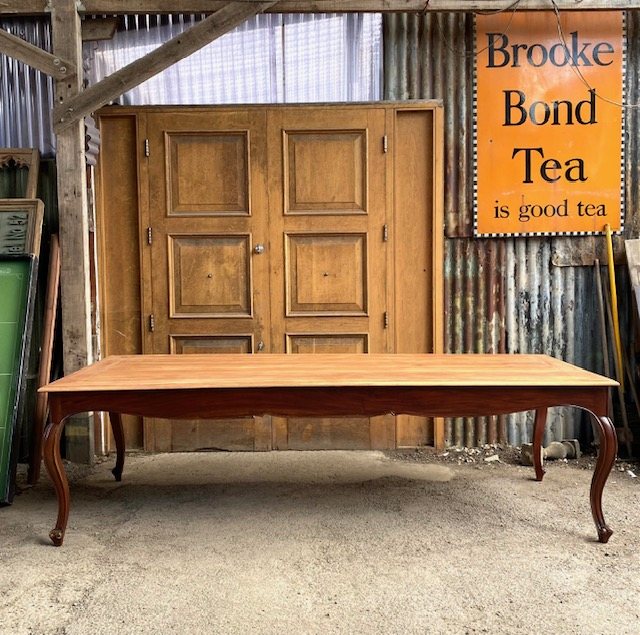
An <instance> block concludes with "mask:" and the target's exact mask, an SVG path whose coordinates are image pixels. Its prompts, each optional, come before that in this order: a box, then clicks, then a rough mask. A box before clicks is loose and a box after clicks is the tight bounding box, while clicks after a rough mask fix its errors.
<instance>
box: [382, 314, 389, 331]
mask: <svg viewBox="0 0 640 635" xmlns="http://www.w3.org/2000/svg"><path fill="white" fill-rule="evenodd" d="M383 320H384V328H386V329H388V328H389V311H385V312H384V318H383Z"/></svg>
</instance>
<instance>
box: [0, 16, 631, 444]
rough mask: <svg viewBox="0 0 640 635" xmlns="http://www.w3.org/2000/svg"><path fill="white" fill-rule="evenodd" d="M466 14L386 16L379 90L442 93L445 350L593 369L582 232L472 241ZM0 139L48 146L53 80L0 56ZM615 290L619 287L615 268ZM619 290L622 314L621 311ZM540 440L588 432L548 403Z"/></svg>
mask: <svg viewBox="0 0 640 635" xmlns="http://www.w3.org/2000/svg"><path fill="white" fill-rule="evenodd" d="M472 20H473V17H472V16H471V15H469V14H466V15H464V14H435V13H425V14H424V15H409V14H395V15H388V16H385V18H384V49H385V54H384V55H385V59H384V85H385V94H384V98H385V99H394V100H396V99H400V100H404V99H414V98H415V99H417V98H440V99H442V100H443V102H444V104H445V128H446V130H445V139H446V141H445V143H446V148H445V189H446V191H445V209H444V212H445V233H446V239H445V263H444V278H445V311H446V324H445V346H446V350H448V351H451V352H484V351H486V352H510V353H516V352H545V353H550V354H552V355H554V356H557V357H561V358H563V359H566V360H567V361H571V362H574V363H577V364H579V365H581V366H584V367H586V368H590V369H593V370H596V371H602V355H601V352H600V347H599V345H597V344H594V343H595V342H598V341H599V339H598V338H599V330H598V327H597V324H598V320H597V309H596V304H595V294H594V289H595V278H594V273H593V268H592V267H591V266H579V264H578V263H581V262H584V263H589V264H590V263H591V262H592V261H593V257H594V256H599V257H601V258H602V245H601V242H602V241H598V240H597V239H591V238H565V239H563V238H556V239H550V238H537V239H532V238H521V239H500V240H489V239H482V240H476V239H474V238H473V237H472V234H473V231H472V228H473V207H472V191H471V175H472V174H473V166H472V135H471V130H472V129H471V116H472V113H471V90H472V82H471V79H472V69H473V63H474V60H473V56H472V24H473V23H472ZM0 27H1V28H5V29H7V30H8V31H10V32H12V33H14V34H16V35H19V36H20V37H23V38H24V39H26V40H27V41H29V42H31V43H33V44H36V45H38V46H41V47H42V48H45V49H47V50H50V34H49V27H48V21H47V20H15V19H11V20H3V21H0ZM627 42H628V72H627V99H628V101H630V102H632V103H637V102H638V101H640V87H639V85H638V82H639V78H638V73H639V71H640V12H637V11H632V12H628V13H627ZM0 73H1V74H0V97H1V98H0V147H2V146H5V147H7V146H9V147H11V146H13V147H30V146H35V147H38V148H39V149H40V151H41V152H42V153H43V155H45V156H47V155H49V156H50V155H51V154H52V153H53V149H54V143H53V136H52V132H51V123H50V110H51V105H52V85H51V80H50V79H48V78H46V77H45V76H43V75H42V74H41V73H39V72H38V71H34V70H31V69H28V68H27V67H25V66H24V65H23V64H21V63H18V62H15V61H13V60H10V59H8V58H6V56H3V55H0ZM626 130H627V144H626V151H627V154H626V177H627V210H626V216H627V219H626V228H625V235H626V236H627V237H631V236H633V237H636V236H638V229H639V228H640V213H639V212H638V211H637V210H638V202H639V201H638V198H639V193H638V182H639V173H640V161H639V160H638V159H639V157H638V132H639V131H638V117H637V114H636V111H635V109H634V110H629V111H628V113H627V128H626ZM618 274H619V275H620V278H621V280H620V282H621V286H620V288H626V277H625V275H624V271H623V270H621V271H619V272H618ZM627 299H628V298H627V297H626V295H625V294H624V293H623V294H622V297H621V305H622V314H623V318H625V317H626V315H627V312H628V310H629V306H628V302H627ZM530 417H531V415H529V416H526V415H522V414H521V415H515V416H509V417H500V418H485V419H477V420H476V419H456V420H452V421H449V422H448V423H447V430H446V437H447V440H448V441H449V442H450V443H452V444H455V445H467V446H469V445H476V444H482V443H487V442H496V441H502V442H505V441H506V442H508V443H511V444H515V445H517V444H520V443H522V442H523V441H527V440H529V437H530V430H531V425H532V420H531V418H530ZM550 424H551V425H550V426H549V430H550V432H549V435H548V439H547V440H549V439H550V438H553V439H562V438H567V437H573V436H585V435H588V434H589V428H588V425H587V426H585V425H584V424H583V423H582V419H581V418H579V417H578V416H577V415H576V414H575V413H572V412H565V411H563V410H561V409H558V410H556V411H555V412H554V413H553V415H552V416H551V418H550Z"/></svg>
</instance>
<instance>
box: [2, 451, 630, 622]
mask: <svg viewBox="0 0 640 635" xmlns="http://www.w3.org/2000/svg"><path fill="white" fill-rule="evenodd" d="M493 454H495V448H487V449H485V450H483V451H482V453H480V454H473V453H471V454H469V453H455V454H449V455H447V456H445V457H435V458H433V457H430V456H428V455H426V454H425V453H409V454H406V455H403V454H401V453H392V454H389V455H384V454H382V453H378V452H313V453H303V452H299V453H293V452H291V453H289V452H279V453H276V452H274V453H265V454H261V453H255V454H240V453H238V454H236V453H215V454H213V453H212V454H179V455H155V456H146V455H139V456H129V457H128V458H127V464H126V465H125V473H124V480H123V482H122V483H115V482H114V481H113V479H112V477H111V475H110V473H109V469H110V467H111V464H112V463H111V461H108V462H101V463H100V464H98V465H97V466H95V468H93V469H86V468H85V469H83V468H76V467H74V468H72V470H71V472H72V484H71V497H72V507H71V519H70V526H69V530H68V533H67V537H66V541H65V545H64V546H63V547H62V548H55V547H53V546H50V544H49V543H48V539H47V534H48V531H49V529H50V528H51V526H52V523H53V520H54V517H55V509H56V507H55V501H54V494H53V490H52V488H51V486H50V484H49V483H48V482H47V481H46V480H44V481H43V482H42V483H41V484H40V485H39V486H38V487H36V488H35V489H31V490H25V491H24V492H23V493H22V494H21V495H20V496H19V497H17V498H16V501H15V503H14V504H13V506H11V507H6V508H3V509H0V518H1V522H0V559H1V562H2V566H1V567H0V632H1V633H3V634H4V633H7V634H9V633H10V634H12V635H13V634H23V633H24V634H36V633H38V634H44V633H47V634H49V633H50V634H58V635H62V634H67V635H75V634H87V633H91V634H93V633H109V634H119V633H123V634H124V633H126V634H129V633H154V634H155V633H163V634H164V633H188V634H199V633H224V634H227V633H241V634H247V633H265V634H268V633H278V634H288V633H295V634H306V633H318V634H320V633H322V634H324V633H349V634H351V633H358V634H360V633H402V634H406V633H421V634H423V633H508V634H512V633H526V634H527V635H529V634H531V633H563V634H567V635H568V634H580V635H587V634H590V633H593V634H607V633H611V634H615V635H624V634H633V635H637V634H638V633H640V529H639V525H640V522H639V521H640V504H639V503H640V478H633V477H632V476H631V474H630V473H629V472H627V470H630V471H631V472H633V473H637V474H638V475H639V476H640V470H638V469H637V466H634V465H622V466H619V468H616V469H621V470H622V471H615V472H614V473H613V474H612V475H611V477H610V479H609V482H608V484H607V487H606V488H605V498H604V511H605V515H606V518H607V520H608V522H609V524H610V525H611V526H612V528H613V529H614V531H615V533H614V535H613V537H612V538H611V540H610V542H609V544H607V545H601V544H599V543H597V542H595V536H596V533H595V528H594V525H593V523H592V520H591V514H590V510H589V499H588V492H589V482H590V478H591V472H590V470H589V469H588V468H587V466H588V461H589V459H586V460H583V462H581V464H580V465H581V467H577V466H573V465H572V464H554V465H551V466H549V471H548V473H547V475H546V477H545V480H544V482H543V483H537V482H535V481H533V480H532V472H533V470H532V468H524V467H521V466H517V465H513V464H510V463H509V461H511V462H512V461H513V460H514V459H516V458H517V457H515V456H514V455H513V453H511V454H510V453H508V452H506V451H505V453H504V454H503V456H502V458H501V460H500V461H497V460H492V461H485V460H484V459H485V458H487V457H489V456H492V455H493ZM466 455H468V456H472V457H473V458H474V459H475V462H466V460H460V465H459V464H458V460H459V459H465V456H466ZM591 462H593V461H592V460H591Z"/></svg>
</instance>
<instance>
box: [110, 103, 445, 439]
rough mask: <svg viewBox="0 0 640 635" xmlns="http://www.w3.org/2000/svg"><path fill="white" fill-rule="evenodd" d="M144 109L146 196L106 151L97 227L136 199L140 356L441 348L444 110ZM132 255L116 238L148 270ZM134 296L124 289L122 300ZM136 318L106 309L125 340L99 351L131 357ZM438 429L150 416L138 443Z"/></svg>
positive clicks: (387, 434)
mask: <svg viewBox="0 0 640 635" xmlns="http://www.w3.org/2000/svg"><path fill="white" fill-rule="evenodd" d="M121 112H122V109H119V110H118V116H117V117H115V116H114V127H113V130H114V133H113V134H114V135H115V136H117V139H118V140H119V139H120V137H121V132H122V131H123V130H124V131H126V132H127V134H131V130H132V126H131V125H130V123H127V122H124V121H120V119H123V116H122V115H121V114H120V113H121ZM132 112H133V114H134V116H135V128H133V130H134V132H135V135H136V141H135V142H133V143H131V144H130V145H131V146H132V147H133V146H135V145H137V148H138V149H139V150H138V152H139V154H138V158H137V161H138V163H137V166H133V172H134V173H135V172H137V175H138V188H139V189H138V191H137V192H131V191H130V190H131V184H130V183H131V182H132V180H131V179H130V180H127V181H126V182H125V181H123V179H121V178H118V177H117V174H118V173H119V172H118V171H117V170H114V171H113V173H112V172H111V170H110V169H109V165H110V163H109V162H108V161H107V159H106V158H105V157H103V160H102V167H101V184H102V189H103V191H102V193H101V199H102V200H103V203H102V206H103V207H104V208H105V210H106V211H105V213H106V214H107V215H109V214H110V215H111V216H110V218H111V220H110V221H109V223H107V224H105V223H104V222H103V223H102V225H103V229H104V231H105V232H107V231H108V230H109V228H110V227H111V224H113V223H120V222H121V218H120V216H121V215H122V213H123V212H122V210H123V209H124V210H125V211H127V210H129V212H128V213H129V214H130V213H131V210H133V212H135V210H136V207H135V205H134V204H128V203H127V200H128V198H127V197H129V198H131V197H133V198H134V199H135V196H136V195H137V197H138V199H137V203H138V208H137V209H138V210H139V212H138V213H139V234H138V235H139V239H140V249H141V258H140V263H141V264H140V266H141V269H140V281H141V282H140V287H139V293H140V298H141V306H142V311H141V313H142V330H143V335H142V352H145V353H172V354H189V353H194V352H198V353H218V352H225V353H242V354H260V353H269V352H287V353H290V354H297V353H314V352H336V353H340V352H361V353H363V354H366V353H370V352H372V353H373V352H389V353H393V352H430V351H440V350H441V339H438V338H440V336H437V337H436V336H435V335H434V336H433V337H432V331H433V333H436V330H434V325H435V326H437V327H438V328H437V332H440V330H441V328H440V327H441V323H440V320H439V319H438V322H437V323H436V322H434V318H433V316H434V315H439V311H441V305H442V299H441V289H440V290H438V285H437V284H436V283H435V282H434V281H436V280H437V279H438V277H439V274H438V273H437V271H438V265H435V266H436V269H434V268H433V267H432V264H433V263H434V262H435V261H434V254H435V255H437V254H439V253H441V233H442V230H441V226H440V225H439V224H438V223H439V222H440V221H437V223H436V221H434V220H433V219H435V218H439V212H434V210H438V209H441V200H440V199H441V187H439V186H438V187H437V188H436V186H435V185H433V184H434V183H435V182H436V180H439V179H440V170H439V169H438V168H437V165H438V164H437V162H435V161H434V159H433V156H434V144H436V142H438V139H439V137H438V134H439V133H438V131H439V130H441V128H442V124H441V121H440V123H439V124H437V125H436V123H434V121H435V119H434V117H435V114H436V113H439V114H438V117H440V118H441V112H440V110H439V109H434V108H433V106H432V105H430V106H429V107H428V108H424V107H417V106H416V105H412V106H410V107H409V106H407V107H406V108H405V107H404V106H402V107H401V106H398V105H388V104H379V105H371V106H350V105H349V106H347V105H340V106H285V107H281V106H278V107H276V106H253V107H245V108H242V109H238V110H234V109H230V108H195V109H194V108H189V109H186V108H184V109H174V108H149V109H132ZM127 116H129V117H131V115H127ZM125 118H126V117H125ZM116 122H120V123H118V124H117V125H115V124H116ZM125 124H126V125H125ZM105 130H107V131H109V130H111V127H110V126H107V127H105ZM116 133H117V134H116ZM108 136H109V135H106V139H105V144H106V147H111V146H110V145H109V138H108ZM145 140H147V142H146V143H145ZM112 141H115V138H114V139H113V140H112ZM112 145H114V144H112ZM121 146H122V144H121V143H119V142H118V143H117V144H115V145H114V148H115V149H119V148H120V147H121ZM127 147H129V146H128V145H127ZM145 155H146V156H145ZM117 159H118V157H117V152H116V153H115V154H114V156H113V157H112V160H113V161H116V160H117ZM135 168H137V170H136V169H135ZM109 191H112V192H115V194H114V197H111V196H109ZM438 192H440V194H439V193H438ZM127 218H128V217H127ZM123 231H124V230H123ZM438 245H440V246H438ZM432 246H433V249H432ZM122 253H123V256H122V258H120V260H118V256H117V255H114V254H113V250H112V248H111V247H109V248H108V249H107V248H106V247H105V249H104V258H105V259H106V260H108V262H116V261H117V262H121V267H124V268H126V269H127V271H129V272H137V267H138V262H137V261H136V262H135V263H134V262H133V261H131V255H130V254H131V249H129V250H128V251H126V253H125V252H124V251H123V252H122ZM125 256H126V257H125ZM127 257H128V258H129V260H127ZM111 269H112V273H113V274H114V275H113V280H114V281H115V282H114V285H115V286H114V287H113V288H111V287H109V284H110V283H109V280H110V279H111V278H110V277H109V278H108V279H107V287H109V288H110V289H111V290H110V292H109V299H108V300H106V301H105V303H104V304H105V306H107V305H109V306H110V307H111V308H110V309H109V310H110V311H111V312H112V313H116V314H117V315H118V316H119V313H118V307H115V305H116V304H117V303H118V296H119V290H118V289H119V287H122V286H123V285H124V286H125V287H126V285H128V284H129V282H128V281H129V279H130V277H131V276H127V275H124V274H122V273H121V271H120V270H119V269H118V267H116V265H113V266H112V267H111ZM116 269H118V270H117V271H116ZM134 292H136V290H135V289H134V288H133V285H131V288H129V287H126V288H125V289H124V290H123V292H122V293H123V294H124V296H123V297H125V296H126V297H127V298H128V297H129V295H132V294H134ZM127 306H129V305H128V304H127ZM108 308H109V307H108ZM125 308H126V307H125ZM129 319H130V321H131V322H132V323H133V321H137V320H139V315H137V314H136V315H134V314H132V315H131V316H130V318H127V320H129ZM125 322H126V320H124V318H122V319H120V317H118V321H117V322H116V321H115V320H114V319H111V321H109V320H108V319H105V323H107V324H112V325H113V326H112V330H114V329H118V330H117V334H118V338H119V339H117V340H116V339H115V337H114V338H111V337H110V338H109V340H108V345H107V346H105V350H108V352H109V353H111V354H114V353H118V352H127V353H130V352H132V351H131V350H129V349H123V350H120V349H121V348H122V342H123V341H125V340H127V341H128V339H127V338H125V336H124V335H122V333H124V332H125V330H126V329H125V328H123V327H122V326H121V325H122V324H125ZM126 323H127V324H128V322H126ZM127 328H128V327H127ZM114 332H115V331H114ZM121 332H122V333H121ZM127 333H128V331H127ZM121 335H122V337H120V336H121ZM111 342H113V343H114V344H112V343H111ZM115 342H117V343H118V344H117V346H116V345H115ZM118 347H120V348H118ZM432 429H433V426H432V424H431V422H429V421H426V420H424V419H420V418H416V417H400V418H398V417H396V418H394V417H392V416H391V415H389V416H386V417H376V418H372V419H371V420H369V421H367V420H363V419H355V418H354V419H340V420H331V419H302V418H290V419H288V420H285V419H275V418H274V419H273V420H272V419H270V418H268V417H264V418H251V419H243V420H229V421H222V422H221V421H219V420H218V421H216V422H215V423H212V422H208V421H192V422H185V421H180V422H171V421H166V420H155V421H145V424H144V447H145V449H147V450H150V451H170V450H196V449H217V448H219V449H246V450H253V449H264V450H266V449H272V448H273V449H285V448H299V449H306V448H309V449H311V448H386V447H395V446H411V445H421V444H424V443H428V442H430V441H433V440H434V439H435V437H434V434H433V432H432Z"/></svg>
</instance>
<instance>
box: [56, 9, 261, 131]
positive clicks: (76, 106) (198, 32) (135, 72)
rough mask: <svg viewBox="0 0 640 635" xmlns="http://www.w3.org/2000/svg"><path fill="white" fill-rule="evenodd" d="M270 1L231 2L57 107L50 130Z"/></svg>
mask: <svg viewBox="0 0 640 635" xmlns="http://www.w3.org/2000/svg"><path fill="white" fill-rule="evenodd" d="M272 4H274V3H273V2H251V3H248V2H230V3H228V4H227V5H226V6H225V7H224V8H222V9H220V10H219V11H216V13H214V14H213V15H211V16H209V17H208V18H206V19H205V20H203V21H202V22H199V23H198V24H196V25H195V26H193V27H191V28H190V29H188V30H187V31H184V32H183V33H181V34H180V35H177V36H176V37H174V38H173V39H171V40H169V41H168V42H165V43H164V44H162V45H161V46H159V47H158V48H157V49H155V50H154V51H152V52H151V53H149V54H148V55H145V56H144V57H141V58H140V59H138V60H136V61H135V62H132V63H131V64H128V65H127V66H125V67H124V68H121V69H120V70H118V71H116V72H115V73H113V74H111V75H109V77H106V78H105V79H103V80H102V81H100V82H98V83H97V84H94V85H93V86H90V87H89V88H87V89H86V90H84V91H83V92H82V93H80V94H78V95H76V96H75V97H72V98H70V99H68V100H66V101H65V102H64V103H61V104H60V105H58V106H56V108H55V109H54V111H53V127H54V130H56V132H58V131H62V130H65V129H67V128H68V127H69V126H73V125H75V124H76V123H77V122H78V121H79V120H80V119H82V118H83V117H84V116H86V115H89V114H91V113H92V112H94V111H95V110H97V109H98V108H100V106H104V105H105V104H107V103H109V102H110V101H111V100H113V99H115V98H116V97H119V96H120V95H122V93H124V92H126V91H127V90H130V89H131V88H133V87H134V86H137V85H138V84H141V83H142V82H144V81H146V80H147V79H149V78H150V77H153V76H154V75H156V74H158V73H160V72H161V71H163V70H164V69H165V68H168V67H169V66H171V65H172V64H175V63H176V62H178V61H179V60H181V59H184V58H185V57H188V56H189V55H191V54H192V53H194V52H195V51H197V50H199V49H201V48H202V47H203V46H205V45H206V44H209V43H210V42H212V41H213V40H215V39H216V38H218V37H220V36H221V35H224V34H225V33H227V32H228V31H231V30H232V29H234V28H235V27H236V26H238V25H239V24H242V23H243V22H244V21H245V20H247V18H250V17H251V16H253V15H256V14H257V13H260V12H261V11H264V9H266V8H267V7H270V6H271V5H272Z"/></svg>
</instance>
